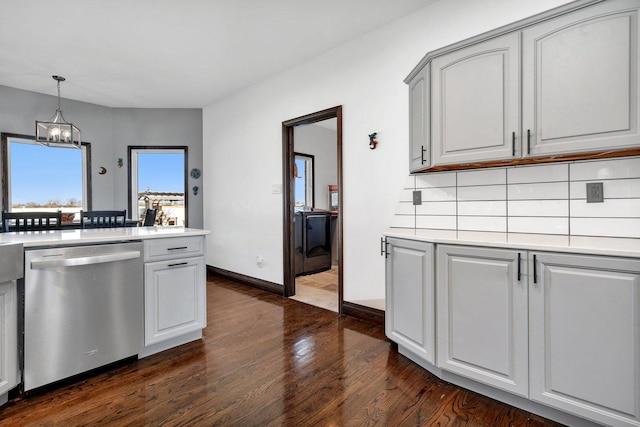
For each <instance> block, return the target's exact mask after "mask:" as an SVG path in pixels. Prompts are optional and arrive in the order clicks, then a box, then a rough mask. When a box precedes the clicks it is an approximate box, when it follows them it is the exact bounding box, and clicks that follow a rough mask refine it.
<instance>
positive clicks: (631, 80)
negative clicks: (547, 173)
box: [522, 0, 640, 156]
mask: <svg viewBox="0 0 640 427" xmlns="http://www.w3.org/2000/svg"><path fill="white" fill-rule="evenodd" d="M638 49H639V45H638V2H637V1H634V0H631V1H629V0H618V1H607V2H603V3H601V4H597V5H595V6H590V7H587V8H584V9H581V10H578V11H576V12H573V13H570V14H567V15H563V16H561V17H558V18H555V19H552V20H549V21H546V22H543V23H541V24H538V25H534V26H532V27H530V28H529V29H527V30H525V31H524V32H523V48H522V55H523V83H522V85H523V104H522V108H523V137H524V138H525V139H527V132H528V133H529V135H530V138H529V142H528V145H529V149H528V150H527V149H526V148H525V155H527V151H528V154H530V155H536V156H537V155H550V154H563V153H574V152H586V151H602V150H611V149H621V148H628V147H630V146H639V145H640V142H639V140H638V136H639V134H638V119H639V117H640V116H639V115H640V109H639V108H638V99H639V97H638V90H639V88H638ZM525 145H527V143H526V142H525Z"/></svg>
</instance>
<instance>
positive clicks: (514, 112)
mask: <svg viewBox="0 0 640 427" xmlns="http://www.w3.org/2000/svg"><path fill="white" fill-rule="evenodd" d="M519 45H520V33H511V34H507V35H504V36H501V37H498V38H495V39H491V40H488V41H485V42H482V43H478V44H475V45H472V46H469V47H467V48H464V49H460V50H456V51H453V52H451V53H448V54H445V55H442V56H439V57H437V58H435V59H434V60H433V63H432V64H431V66H432V70H433V73H432V90H433V94H432V98H431V107H432V114H433V125H432V130H433V143H432V150H433V152H432V161H433V165H434V166H436V165H444V164H458V163H469V162H479V161H487V160H497V159H505V158H510V157H513V156H514V155H516V154H518V155H519V150H515V143H516V141H515V139H514V138H515V137H514V135H516V137H517V136H519V133H520V119H519V117H520V99H519V94H520V85H519V81H520V50H519ZM518 139H519V138H518Z"/></svg>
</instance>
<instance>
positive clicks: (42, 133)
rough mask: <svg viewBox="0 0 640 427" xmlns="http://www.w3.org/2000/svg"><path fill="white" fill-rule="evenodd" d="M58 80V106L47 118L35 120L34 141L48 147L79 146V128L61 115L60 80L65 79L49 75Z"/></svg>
mask: <svg viewBox="0 0 640 427" xmlns="http://www.w3.org/2000/svg"><path fill="white" fill-rule="evenodd" d="M51 77H53V80H55V81H56V82H58V108H56V112H55V114H54V115H53V116H52V117H51V118H50V119H48V120H45V121H38V120H36V142H38V143H40V144H42V145H46V146H48V147H69V148H81V146H82V139H81V136H80V129H78V128H77V127H76V126H74V125H73V123H69V122H67V121H66V120H65V119H64V116H63V115H62V109H60V82H63V81H65V78H64V77H61V76H51Z"/></svg>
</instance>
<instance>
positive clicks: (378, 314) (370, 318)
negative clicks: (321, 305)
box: [342, 301, 384, 326]
mask: <svg viewBox="0 0 640 427" xmlns="http://www.w3.org/2000/svg"><path fill="white" fill-rule="evenodd" d="M342 314H344V315H346V316H351V317H355V318H356V319H362V320H365V321H367V322H369V323H374V324H376V325H381V326H384V311H383V310H378V309H377V308H371V307H366V306H364V305H360V304H355V303H352V302H348V301H343V302H342Z"/></svg>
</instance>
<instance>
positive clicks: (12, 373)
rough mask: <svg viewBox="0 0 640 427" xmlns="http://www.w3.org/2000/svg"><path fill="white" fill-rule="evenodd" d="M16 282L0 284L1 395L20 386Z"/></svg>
mask: <svg viewBox="0 0 640 427" xmlns="http://www.w3.org/2000/svg"><path fill="white" fill-rule="evenodd" d="M16 298H17V291H16V282H15V281H11V282H5V283H2V284H0V395H1V394H5V393H7V392H8V391H9V390H11V389H12V388H14V387H15V386H16V385H18V326H17V323H18V304H17V302H16Z"/></svg>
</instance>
